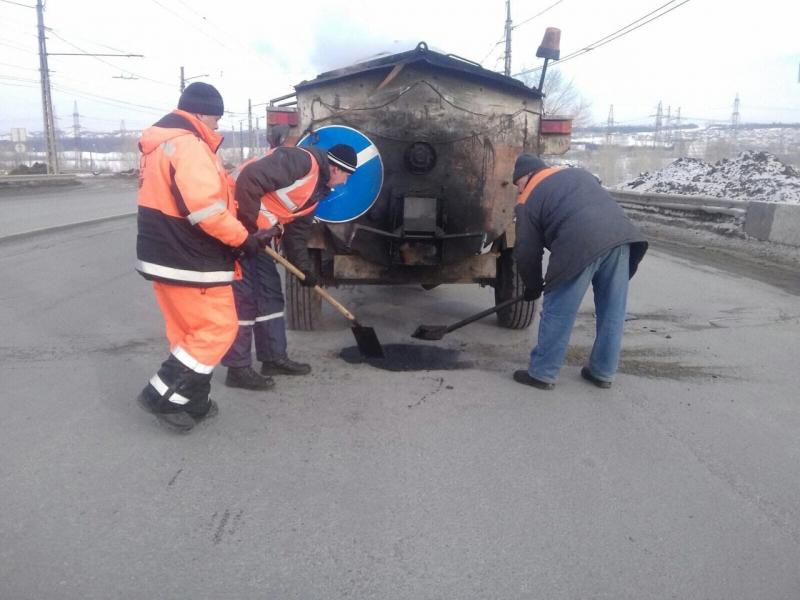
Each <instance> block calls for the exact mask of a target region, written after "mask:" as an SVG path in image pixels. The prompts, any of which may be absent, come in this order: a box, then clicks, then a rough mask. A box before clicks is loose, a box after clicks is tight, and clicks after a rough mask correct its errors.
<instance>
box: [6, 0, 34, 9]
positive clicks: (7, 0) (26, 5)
mask: <svg viewBox="0 0 800 600" xmlns="http://www.w3.org/2000/svg"><path fill="white" fill-rule="evenodd" d="M0 2H5V3H6V4H15V5H16V6H21V7H23V8H36V7H35V6H31V5H30V4H22V3H21V2H13V0H0Z"/></svg>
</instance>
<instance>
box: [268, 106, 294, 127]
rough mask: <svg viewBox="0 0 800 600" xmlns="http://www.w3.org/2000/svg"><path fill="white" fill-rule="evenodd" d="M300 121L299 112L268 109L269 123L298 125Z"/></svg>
mask: <svg viewBox="0 0 800 600" xmlns="http://www.w3.org/2000/svg"><path fill="white" fill-rule="evenodd" d="M297 123H298V118H297V112H295V111H293V110H292V111H287V110H280V111H278V110H269V109H267V125H288V126H289V127H296V126H297Z"/></svg>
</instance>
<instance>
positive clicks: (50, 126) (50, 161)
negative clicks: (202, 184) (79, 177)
mask: <svg viewBox="0 0 800 600" xmlns="http://www.w3.org/2000/svg"><path fill="white" fill-rule="evenodd" d="M36 20H37V23H38V30H39V73H40V80H41V85H42V119H43V121H44V137H45V143H46V145H47V173H48V174H50V175H58V173H59V168H58V151H57V149H56V131H55V130H56V128H55V124H54V122H53V99H52V97H51V95H50V69H49V68H48V66H47V44H46V42H45V37H44V5H43V4H42V0H36Z"/></svg>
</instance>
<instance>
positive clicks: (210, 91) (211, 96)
mask: <svg viewBox="0 0 800 600" xmlns="http://www.w3.org/2000/svg"><path fill="white" fill-rule="evenodd" d="M178 108H179V109H180V110H185V111H186V112H189V113H193V114H197V115H210V116H212V117H221V116H222V113H223V112H225V105H224V104H223V103H222V95H221V94H220V93H219V92H218V91H217V88H215V87H214V86H213V85H209V84H207V83H203V82H202V81H195V82H194V83H190V84H189V85H188V86H187V88H186V89H185V90H183V93H182V94H181V99H180V100H178Z"/></svg>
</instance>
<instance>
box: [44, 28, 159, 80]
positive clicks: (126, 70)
mask: <svg viewBox="0 0 800 600" xmlns="http://www.w3.org/2000/svg"><path fill="white" fill-rule="evenodd" d="M48 31H49V32H50V33H52V34H53V35H54V36H56V37H57V38H58V39H60V40H61V41H62V42H64V43H65V44H67V45H68V46H72V47H73V48H75V49H76V50H80V51H81V52H83V53H84V54H87V55H90V54H91V52H87V51H86V50H84V49H83V48H81V47H80V46H77V45H76V44H73V43H72V42H70V41H69V40H67V39H65V38H64V37H63V36H61V35H60V34H59V33H58V32H57V31H56V30H54V29H48ZM87 41H88V40H87ZM91 58H94V59H95V60H96V61H98V62H101V63H103V64H104V65H108V66H109V67H113V68H114V69H115V70H119V71H122V72H123V73H127V74H128V75H134V76H135V77H138V78H140V79H144V80H146V81H150V82H152V83H157V84H159V85H164V86H167V87H171V88H172V87H175V84H174V83H167V82H166V81H159V80H158V79H153V78H151V77H145V76H144V75H141V74H139V73H134V72H133V71H129V70H128V69H123V68H122V67H118V66H117V65H114V64H112V63H110V62H108V61H107V60H103V59H102V58H99V57H96V56H92V57H91Z"/></svg>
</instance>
